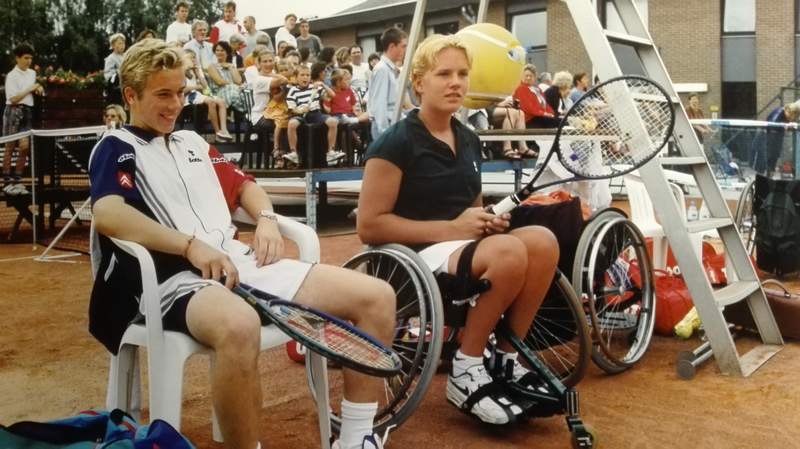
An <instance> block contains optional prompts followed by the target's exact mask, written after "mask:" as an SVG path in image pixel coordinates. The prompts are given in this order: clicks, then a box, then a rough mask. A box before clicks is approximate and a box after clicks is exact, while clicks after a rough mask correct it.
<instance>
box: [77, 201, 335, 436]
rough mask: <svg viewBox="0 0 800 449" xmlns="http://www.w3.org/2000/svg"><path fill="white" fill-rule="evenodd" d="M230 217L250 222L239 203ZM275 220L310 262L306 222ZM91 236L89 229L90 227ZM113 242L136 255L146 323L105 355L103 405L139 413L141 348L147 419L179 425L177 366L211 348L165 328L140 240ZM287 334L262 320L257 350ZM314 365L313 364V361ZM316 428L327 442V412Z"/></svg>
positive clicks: (311, 237)
mask: <svg viewBox="0 0 800 449" xmlns="http://www.w3.org/2000/svg"><path fill="white" fill-rule="evenodd" d="M234 220H237V221H240V222H245V223H247V222H249V223H252V219H250V217H249V216H248V215H247V214H246V213H245V212H244V211H243V210H241V209H239V210H237V211H236V213H235V214H234ZM278 226H279V228H280V231H281V234H282V235H283V236H285V237H286V238H288V239H290V240H292V241H294V242H295V243H297V246H298V249H299V252H300V257H299V258H300V260H303V261H306V262H312V263H316V262H319V259H320V247H319V240H318V238H317V235H316V233H315V232H314V231H313V230H312V229H311V228H309V227H308V226H306V225H303V224H301V223H298V222H296V221H294V220H291V219H288V218H286V217H283V216H280V215H279V216H278ZM91 234H92V236H94V232H92V233H91ZM112 240H113V241H114V243H115V244H116V245H117V246H119V247H120V248H122V249H123V250H125V251H126V252H128V253H129V254H131V255H132V256H134V257H136V258H137V259H138V261H139V265H140V268H141V276H142V297H141V301H144V303H145V320H146V322H147V325H146V326H145V325H141V324H133V325H131V326H129V327H128V329H127V330H126V331H125V334H124V335H123V337H122V342H121V343H120V348H119V353H118V354H117V355H116V356H111V367H110V370H109V382H108V391H107V396H106V407H107V408H108V409H109V410H111V409H114V408H119V409H122V410H125V411H128V412H129V413H131V414H132V415H134V416H135V417H136V418H137V419H138V418H140V411H141V410H140V399H139V396H140V392H139V384H140V382H139V367H138V357H137V349H138V347H140V346H141V347H146V348H147V364H148V367H149V369H148V381H149V394H148V398H149V405H150V420H151V421H152V420H153V419H156V418H158V419H163V420H165V421H167V422H169V423H170V424H171V425H172V426H173V427H175V429H177V430H180V425H181V408H182V389H183V388H182V387H183V369H184V365H185V363H186V360H187V359H188V358H189V357H191V356H193V355H195V354H207V355H209V356H210V357H211V364H212V365H213V363H214V354H213V351H211V349H210V348H208V347H205V346H202V345H201V344H199V343H198V342H197V341H195V340H194V339H192V338H191V337H189V336H187V335H185V334H182V333H180V332H172V331H165V330H164V329H163V327H162V322H161V312H160V310H161V308H160V302H159V298H158V288H157V282H156V274H155V268H154V265H153V260H152V258H151V257H150V253H149V252H148V251H147V250H146V249H145V248H144V247H142V246H141V245H139V244H137V243H133V242H128V241H124V240H118V239H112ZM97 263H99V261H95V260H92V269H93V272H94V273H96V270H97V267H96V264H97ZM288 340H289V337H287V336H286V335H285V334H284V333H283V332H281V331H279V330H278V329H277V328H276V327H275V326H273V325H268V326H263V327H262V328H261V350H262V351H263V350H266V349H271V348H274V347H277V346H279V345H282V344H284V343H286V342H287V341H288ZM310 354H311V356H310V357H309V363H318V364H319V365H321V366H322V367H323V368H324V366H325V363H321V362H320V361H319V360H316V359H317V358H318V357H319V356H317V355H316V354H314V353H310ZM315 366H316V365H315ZM316 372H317V373H320V376H319V377H320V378H319V379H315V380H314V381H315V384H316V385H319V386H320V390H322V388H324V391H325V392H327V373H326V371H325V370H324V369H322V370H319V369H318V370H316ZM326 399H327V395H325V396H324V397H323V398H322V400H323V401H324V402H323V403H322V404H318V405H319V407H318V409H319V410H320V411H325V412H327V410H328V403H327V401H325V400H326ZM319 420H320V430H321V433H322V435H321V438H322V447H328V445H329V444H330V443H329V440H328V438H329V435H330V431H329V417H328V415H327V413H323V414H320V416H319ZM212 425H213V437H214V440H215V441H218V442H221V441H222V435H221V433H220V431H219V428H218V424H217V419H216V416H214V413H213V410H212Z"/></svg>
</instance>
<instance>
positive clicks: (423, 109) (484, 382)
mask: <svg viewBox="0 0 800 449" xmlns="http://www.w3.org/2000/svg"><path fill="white" fill-rule="evenodd" d="M471 64H472V58H471V54H470V51H469V50H468V49H467V48H466V47H465V46H464V45H463V44H461V43H460V42H459V40H458V38H457V37H455V36H439V35H434V36H431V37H429V38H427V39H426V40H425V41H424V42H423V43H422V44H420V46H419V48H418V49H417V51H416V54H415V55H414V61H413V66H412V83H413V87H414V91H415V92H416V94H417V95H418V96H419V99H420V108H419V109H418V110H415V111H412V112H410V113H409V114H408V117H407V118H405V119H404V120H401V121H399V122H398V123H396V124H395V125H394V126H392V127H391V128H389V129H388V130H387V131H386V132H385V133H384V134H382V135H381V136H380V138H378V140H376V141H375V142H373V143H372V144H371V145H370V147H369V149H368V151H367V154H366V159H367V163H366V168H365V170H364V181H363V185H362V190H361V195H360V198H359V204H358V211H359V213H358V234H359V236H360V237H361V239H362V240H363V241H364V242H365V243H367V244H372V245H375V244H384V243H402V244H406V245H409V246H411V247H412V248H414V249H417V250H421V252H420V256H422V258H423V259H424V260H425V262H426V263H427V264H428V265H429V266H430V268H431V269H432V270H434V271H435V272H436V273H437V274H438V273H450V274H456V273H457V270H458V269H457V267H458V266H459V265H464V264H466V266H467V267H468V268H469V269H468V271H469V274H470V275H471V277H472V279H473V280H479V279H486V280H488V281H490V283H491V288H490V289H489V290H488V291H485V292H483V293H481V294H480V296H479V297H478V299H477V301H474V303H473V306H472V307H469V311H468V313H467V317H466V324H465V328H464V330H463V334H462V340H461V346H460V348H459V350H458V351H457V352H456V354H455V356H454V358H453V363H452V370H451V372H450V375H449V378H448V382H447V398H448V400H449V401H450V402H451V403H453V404H454V405H455V406H456V407H458V408H460V409H462V410H464V411H466V412H469V413H471V414H473V415H474V416H476V417H478V418H479V419H480V420H481V421H484V422H487V423H491V424H507V423H512V422H515V421H517V420H518V419H519V418H520V417H521V416H522V415H523V414H524V413H525V411H526V410H525V409H526V408H527V407H530V406H532V405H533V404H530V403H524V402H523V401H521V400H520V399H512V395H511V394H510V393H509V391H508V387H507V381H512V382H517V383H519V384H521V385H522V386H524V387H526V388H532V389H535V388H537V387H538V386H539V385H540V383H539V380H538V379H537V378H536V376H535V375H534V374H533V373H531V372H530V371H528V370H527V369H526V368H525V367H524V366H522V365H521V364H520V363H518V362H517V361H516V359H517V354H516V353H515V352H512V348H511V346H510V345H509V344H508V342H506V341H498V342H497V345H496V348H497V349H496V350H495V351H494V353H493V354H491V359H490V361H489V362H488V366H490V367H502V369H499V370H494V369H493V370H491V372H487V369H486V366H485V365H484V359H483V354H484V348H486V346H487V341H488V339H489V337H490V334H491V333H492V332H493V330H494V328H495V326H496V325H497V323H498V321H499V320H500V318H501V317H504V319H505V320H507V322H508V324H509V325H510V326H511V328H512V329H513V330H514V332H515V333H516V334H517V335H518V336H524V335H525V334H526V332H527V331H528V329H529V328H530V326H531V322H532V321H533V318H534V316H535V315H536V312H537V309H538V308H539V306H540V304H541V302H542V300H543V298H544V296H545V293H546V291H547V289H548V288H549V286H550V283H551V281H552V280H553V276H554V273H555V269H556V263H557V261H558V244H557V242H556V240H555V237H554V236H553V234H552V233H551V232H550V231H549V230H547V229H545V228H542V227H538V226H529V227H523V228H519V229H514V230H512V231H510V232H509V231H508V228H509V219H510V216H509V215H508V214H504V215H502V216H495V215H493V214H491V213H489V212H486V211H485V210H484V208H483V202H482V197H481V174H480V163H481V153H480V142H479V140H478V137H477V136H476V135H475V134H473V133H472V132H471V131H469V130H468V129H467V128H466V127H465V126H464V125H462V124H461V123H460V122H458V121H457V120H456V119H455V118H453V113H455V112H456V111H457V110H458V109H459V108H460V107H461V104H462V102H463V100H464V96H465V95H466V92H467V87H468V84H469V71H470V67H471ZM471 242H477V246H474V245H475V243H471ZM472 250H474V254H473V255H472V256H471V263H469V262H470V261H469V260H466V261H462V263H461V264H460V263H459V259H460V257H461V256H462V254H463V253H464V252H467V253H469V252H471V251H472ZM467 256H469V254H467ZM509 376H510V377H511V378H510V379H508V377H509ZM515 401H516V402H515Z"/></svg>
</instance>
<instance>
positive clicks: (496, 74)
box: [456, 23, 525, 109]
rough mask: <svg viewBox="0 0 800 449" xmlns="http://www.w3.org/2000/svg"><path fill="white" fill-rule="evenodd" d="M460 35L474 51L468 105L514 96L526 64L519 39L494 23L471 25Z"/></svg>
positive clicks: (472, 106) (459, 33)
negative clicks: (512, 94) (513, 93)
mask: <svg viewBox="0 0 800 449" xmlns="http://www.w3.org/2000/svg"><path fill="white" fill-rule="evenodd" d="M456 36H458V37H459V39H461V41H462V42H463V43H464V45H465V46H467V47H468V48H469V49H470V50H471V51H472V70H471V71H470V73H469V91H468V92H467V97H466V98H465V99H464V107H467V108H470V109H481V108H485V107H487V106H491V105H492V104H494V103H497V102H499V101H502V100H503V99H504V98H506V97H507V96H509V95H511V93H512V92H514V89H516V88H517V86H518V85H519V81H520V78H521V76H522V68H523V67H525V48H523V47H522V44H521V43H520V42H519V40H518V39H517V38H516V37H514V35H513V34H511V33H510V32H509V31H508V30H506V29H505V28H503V27H501V26H499V25H495V24H493V23H476V24H475V25H470V26H468V27H466V28H463V29H461V30H459V31H458V33H456Z"/></svg>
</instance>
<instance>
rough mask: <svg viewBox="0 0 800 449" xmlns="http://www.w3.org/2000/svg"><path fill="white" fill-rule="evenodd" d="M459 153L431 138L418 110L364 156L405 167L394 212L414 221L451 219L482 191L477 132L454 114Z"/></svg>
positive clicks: (469, 204) (388, 131)
mask: <svg viewBox="0 0 800 449" xmlns="http://www.w3.org/2000/svg"><path fill="white" fill-rule="evenodd" d="M450 126H451V127H452V128H453V134H454V135H455V142H456V152H455V154H453V152H452V151H451V150H450V147H449V146H448V145H447V144H446V143H444V142H442V141H441V140H439V139H437V138H435V137H433V135H431V133H430V132H429V131H428V129H427V128H426V127H425V124H424V123H422V121H421V120H420V119H419V110H414V111H411V112H410V113H409V114H408V116H407V117H406V118H405V119H403V120H401V121H399V122H397V123H395V124H394V125H392V126H391V127H390V128H389V129H387V130H386V131H385V132H384V133H383V134H381V135H380V137H379V138H378V139H377V140H375V141H374V142H372V144H371V145H370V146H369V148H368V149H367V153H366V156H365V158H366V159H367V160H369V159H371V158H376V157H377V158H380V159H384V160H387V161H389V162H391V163H392V164H394V165H396V166H397V167H398V168H400V170H402V171H403V178H402V180H401V182H400V191H399V193H398V196H397V202H396V203H395V206H394V211H393V212H394V213H395V214H397V215H399V216H401V217H404V218H408V219H411V220H452V219H454V218H456V217H458V216H459V215H460V214H461V213H462V212H464V209H466V208H468V207H470V206H472V204H473V203H474V202H475V198H477V197H478V195H480V194H481V150H480V140H478V136H476V135H475V133H473V132H472V131H470V130H469V128H467V127H466V126H464V125H463V124H462V123H461V122H459V121H458V120H456V119H455V118H452V119H451V120H450Z"/></svg>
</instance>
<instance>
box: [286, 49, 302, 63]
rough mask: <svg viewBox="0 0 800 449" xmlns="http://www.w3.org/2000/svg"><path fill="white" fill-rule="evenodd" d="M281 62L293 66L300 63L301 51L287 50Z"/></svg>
mask: <svg viewBox="0 0 800 449" xmlns="http://www.w3.org/2000/svg"><path fill="white" fill-rule="evenodd" d="M281 62H282V63H286V64H289V65H292V66H295V65H298V64H300V52H299V51H297V50H289V51H287V52H286V54H285V55H284V57H283V58H281Z"/></svg>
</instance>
